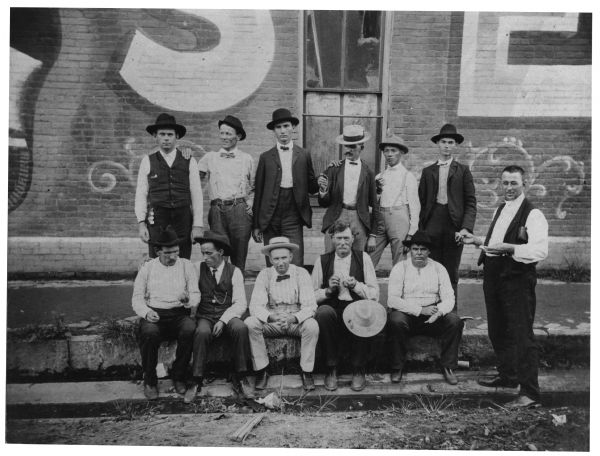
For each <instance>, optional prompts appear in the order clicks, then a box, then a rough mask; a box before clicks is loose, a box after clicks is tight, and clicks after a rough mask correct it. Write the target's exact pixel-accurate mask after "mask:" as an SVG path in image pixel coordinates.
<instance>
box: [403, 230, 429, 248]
mask: <svg viewBox="0 0 600 456" xmlns="http://www.w3.org/2000/svg"><path fill="white" fill-rule="evenodd" d="M402 244H404V245H405V246H406V247H410V246H411V245H413V244H419V245H424V246H425V247H427V248H428V249H430V250H431V238H430V237H429V235H428V234H427V233H426V232H425V231H417V232H416V233H415V234H413V237H412V238H411V239H410V240H409V241H402Z"/></svg>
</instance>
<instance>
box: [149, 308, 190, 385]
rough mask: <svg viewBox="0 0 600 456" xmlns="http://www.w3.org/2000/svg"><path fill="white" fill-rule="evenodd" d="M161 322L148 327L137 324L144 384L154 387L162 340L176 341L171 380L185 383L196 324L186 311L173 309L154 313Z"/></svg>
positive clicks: (150, 324)
mask: <svg viewBox="0 0 600 456" xmlns="http://www.w3.org/2000/svg"><path fill="white" fill-rule="evenodd" d="M154 310H155V311H156V313H158V315H159V317H160V320H158V321H157V322H156V323H150V322H149V321H148V320H146V319H142V320H141V322H140V340H139V343H140V352H141V355H142V370H143V371H144V383H145V384H147V385H152V386H154V385H156V383H157V378H156V364H157V363H158V349H159V347H160V344H161V342H162V341H164V340H177V350H176V352H175V361H174V362H173V366H172V367H171V378H172V379H173V380H178V381H184V379H185V373H186V369H187V366H188V364H189V363H190V359H191V357H192V342H193V339H194V330H195V329H196V323H195V322H194V320H192V319H191V318H190V316H189V313H190V311H189V309H185V308H184V307H177V308H174V309H154Z"/></svg>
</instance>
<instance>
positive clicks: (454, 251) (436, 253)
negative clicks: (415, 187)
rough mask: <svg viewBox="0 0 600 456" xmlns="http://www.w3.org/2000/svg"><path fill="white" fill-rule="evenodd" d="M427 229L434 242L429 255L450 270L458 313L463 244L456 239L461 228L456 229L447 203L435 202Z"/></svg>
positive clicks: (455, 308) (449, 274)
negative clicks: (459, 273) (459, 271)
mask: <svg viewBox="0 0 600 456" xmlns="http://www.w3.org/2000/svg"><path fill="white" fill-rule="evenodd" d="M425 231H427V234H429V237H430V238H431V243H432V246H431V253H430V254H429V257H430V258H431V259H432V260H435V261H437V262H438V263H441V264H442V265H443V266H444V267H445V268H446V271H448V276H449V277H450V283H451V284H452V289H453V290H454V299H455V306H454V309H452V312H454V313H456V312H457V309H458V294H457V289H458V268H459V266H460V257H461V256H462V251H463V246H462V245H458V244H457V243H456V241H455V240H454V235H455V233H456V232H457V231H460V228H459V229H456V227H455V226H454V224H453V223H452V220H451V219H450V212H449V211H448V205H447V204H435V205H434V206H433V209H432V211H431V217H430V218H429V221H428V222H427V225H426V226H425Z"/></svg>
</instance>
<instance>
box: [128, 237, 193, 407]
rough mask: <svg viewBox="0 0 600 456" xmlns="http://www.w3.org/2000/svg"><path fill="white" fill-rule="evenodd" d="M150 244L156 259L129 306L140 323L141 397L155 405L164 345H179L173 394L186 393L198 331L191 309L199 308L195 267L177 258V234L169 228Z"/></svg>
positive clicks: (144, 272)
mask: <svg viewBox="0 0 600 456" xmlns="http://www.w3.org/2000/svg"><path fill="white" fill-rule="evenodd" d="M151 242H152V246H153V248H154V249H156V254H157V258H154V259H152V260H150V261H146V262H145V263H144V264H143V265H142V267H141V268H140V270H139V272H138V274H137V276H136V278H135V282H134V284H133V296H132V298H131V303H132V306H133V310H134V311H135V313H136V314H137V315H139V316H140V317H141V321H140V335H139V343H140V352H141V355H142V370H143V372H144V395H145V396H146V398H147V399H149V400H154V399H157V398H158V379H157V375H156V365H157V363H158V348H159V347H160V344H161V342H162V341H163V340H170V339H175V340H177V351H176V352H175V361H174V362H173V366H172V368H171V373H170V374H171V378H172V379H173V383H174V386H175V391H177V393H179V394H184V393H185V391H186V384H185V375H186V370H187V366H188V364H189V363H190V358H191V356H192V341H193V338H194V330H195V328H196V323H195V322H194V320H192V318H190V309H191V308H193V307H195V306H197V305H198V302H199V301H200V292H199V291H198V279H197V278H196V273H195V271H194V266H193V264H192V263H191V262H190V261H189V260H186V259H184V258H179V244H180V243H181V239H180V238H179V237H178V236H177V233H176V232H175V230H173V229H172V228H171V226H167V228H166V229H165V230H163V231H162V232H161V233H160V234H159V235H158V236H156V237H154V238H153V239H152V241H151Z"/></svg>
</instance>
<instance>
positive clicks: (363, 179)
mask: <svg viewBox="0 0 600 456" xmlns="http://www.w3.org/2000/svg"><path fill="white" fill-rule="evenodd" d="M345 169H346V161H345V160H344V161H343V162H342V164H341V165H340V166H338V167H337V168H336V167H334V166H332V167H330V168H327V169H326V170H325V172H324V174H325V175H326V176H327V179H328V180H329V187H328V189H327V193H326V194H325V195H323V196H321V194H319V205H320V206H321V207H326V208H327V211H326V212H325V215H324V216H323V229H322V232H323V233H325V232H327V229H328V228H329V227H330V226H331V225H333V224H334V223H335V221H336V220H337V219H338V218H339V216H340V214H341V213H342V203H343V202H344V170H345ZM356 192H357V193H356V211H357V212H358V218H359V219H360V221H361V222H362V224H363V225H364V226H365V228H366V229H367V233H369V234H371V233H373V234H375V232H376V229H377V223H378V220H379V203H378V202H377V189H376V187H375V174H374V173H373V171H371V170H370V169H369V167H368V166H367V164H366V163H365V162H364V161H363V162H362V166H361V170H360V176H359V178H358V187H357V191H356ZM369 206H370V207H371V208H372V210H371V213H370V214H369Z"/></svg>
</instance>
